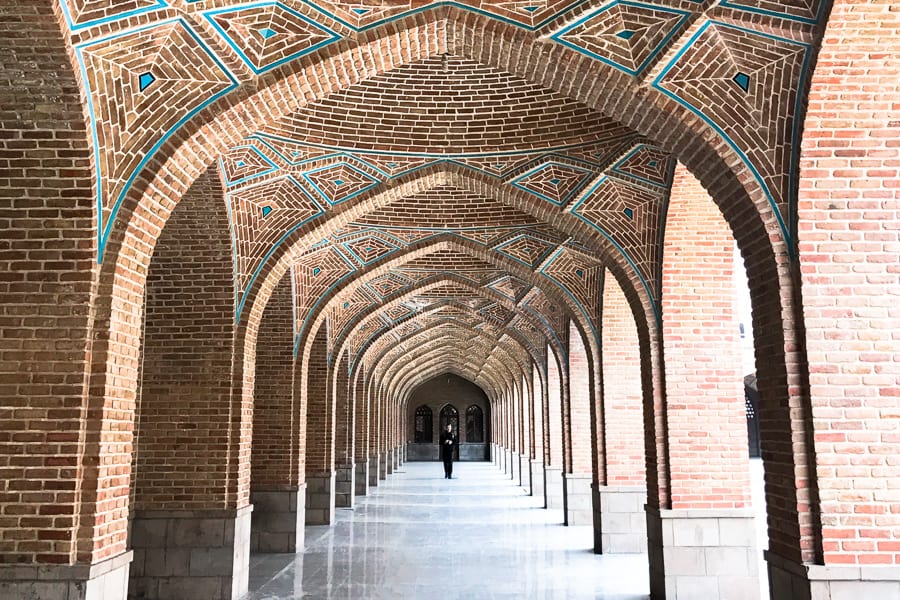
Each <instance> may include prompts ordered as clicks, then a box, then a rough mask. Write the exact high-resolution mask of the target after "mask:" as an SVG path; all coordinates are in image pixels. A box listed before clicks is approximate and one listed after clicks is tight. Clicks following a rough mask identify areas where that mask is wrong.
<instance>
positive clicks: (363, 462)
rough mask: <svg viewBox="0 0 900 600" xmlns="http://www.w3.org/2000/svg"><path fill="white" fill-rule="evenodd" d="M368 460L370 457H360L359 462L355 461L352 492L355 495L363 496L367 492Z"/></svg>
mask: <svg viewBox="0 0 900 600" xmlns="http://www.w3.org/2000/svg"><path fill="white" fill-rule="evenodd" d="M369 462H370V459H366V458H361V459H360V460H359V462H358V463H356V477H355V478H354V482H355V489H354V493H355V494H356V495H357V496H365V495H366V494H368V493H369Z"/></svg>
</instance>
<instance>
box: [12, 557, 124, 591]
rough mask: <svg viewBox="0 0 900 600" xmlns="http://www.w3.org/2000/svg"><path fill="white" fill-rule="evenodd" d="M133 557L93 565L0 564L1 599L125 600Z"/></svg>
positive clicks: (113, 559)
mask: <svg viewBox="0 0 900 600" xmlns="http://www.w3.org/2000/svg"><path fill="white" fill-rule="evenodd" d="M132 556H133V553H132V552H131V551H128V552H123V553H122V554H119V555H118V556H114V557H112V558H109V559H107V560H104V561H102V562H99V563H94V564H92V565H32V564H23V565H0V598H10V599H13V598H16V599H18V598H38V599H40V600H126V598H127V597H128V572H129V565H130V564H131V560H132Z"/></svg>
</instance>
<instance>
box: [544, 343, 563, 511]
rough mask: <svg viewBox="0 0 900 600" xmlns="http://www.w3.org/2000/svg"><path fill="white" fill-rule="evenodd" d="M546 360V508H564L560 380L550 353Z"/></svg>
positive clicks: (554, 360)
mask: <svg viewBox="0 0 900 600" xmlns="http://www.w3.org/2000/svg"><path fill="white" fill-rule="evenodd" d="M547 352H548V358H547V413H548V415H547V416H548V418H547V424H546V429H547V450H546V451H545V457H546V462H545V463H544V481H545V482H546V490H545V500H546V504H547V508H558V509H563V508H564V501H563V477H562V474H563V438H562V431H563V422H562V418H563V411H562V378H561V377H560V373H559V367H558V365H557V363H556V358H555V357H554V356H553V353H552V351H551V350H550V349H549V348H548V351H547Z"/></svg>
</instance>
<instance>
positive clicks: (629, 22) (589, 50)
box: [552, 0, 691, 76]
mask: <svg viewBox="0 0 900 600" xmlns="http://www.w3.org/2000/svg"><path fill="white" fill-rule="evenodd" d="M690 14H691V13H689V12H687V11H683V10H677V9H674V8H663V7H660V6H653V5H650V4H642V3H637V2H623V1H621V0H615V1H614V2H611V3H610V4H608V5H607V6H606V7H604V8H603V9H601V10H599V11H596V12H592V13H588V14H587V15H586V16H584V17H582V18H580V19H578V20H577V21H575V22H574V23H572V24H570V25H567V26H566V27H565V28H564V29H562V30H561V31H559V32H558V33H556V34H554V35H553V36H552V39H553V40H555V41H557V42H559V43H561V44H564V45H566V46H568V47H570V48H573V49H574V50H576V51H578V52H580V53H582V54H584V55H586V56H590V57H591V58H595V59H597V60H600V61H602V62H604V63H606V64H608V65H610V66H612V67H615V68H617V69H620V70H622V71H624V72H626V73H628V74H629V75H637V76H639V75H641V73H643V72H644V70H645V69H646V68H647V67H648V66H649V65H650V64H651V63H652V62H653V61H654V60H655V59H656V57H657V56H659V54H660V53H661V52H662V51H663V50H665V49H666V47H667V46H668V44H669V42H670V41H671V40H672V38H673V37H674V36H675V35H677V34H678V33H679V32H680V31H681V30H682V29H683V28H684V26H685V24H686V22H687V20H688V18H689V17H690Z"/></svg>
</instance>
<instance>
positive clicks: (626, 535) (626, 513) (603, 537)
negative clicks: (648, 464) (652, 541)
mask: <svg viewBox="0 0 900 600" xmlns="http://www.w3.org/2000/svg"><path fill="white" fill-rule="evenodd" d="M591 491H592V492H593V501H594V552H596V553H597V554H643V553H645V552H647V516H646V513H645V512H644V505H645V504H646V503H647V490H646V488H644V487H643V486H611V485H597V484H591Z"/></svg>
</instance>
